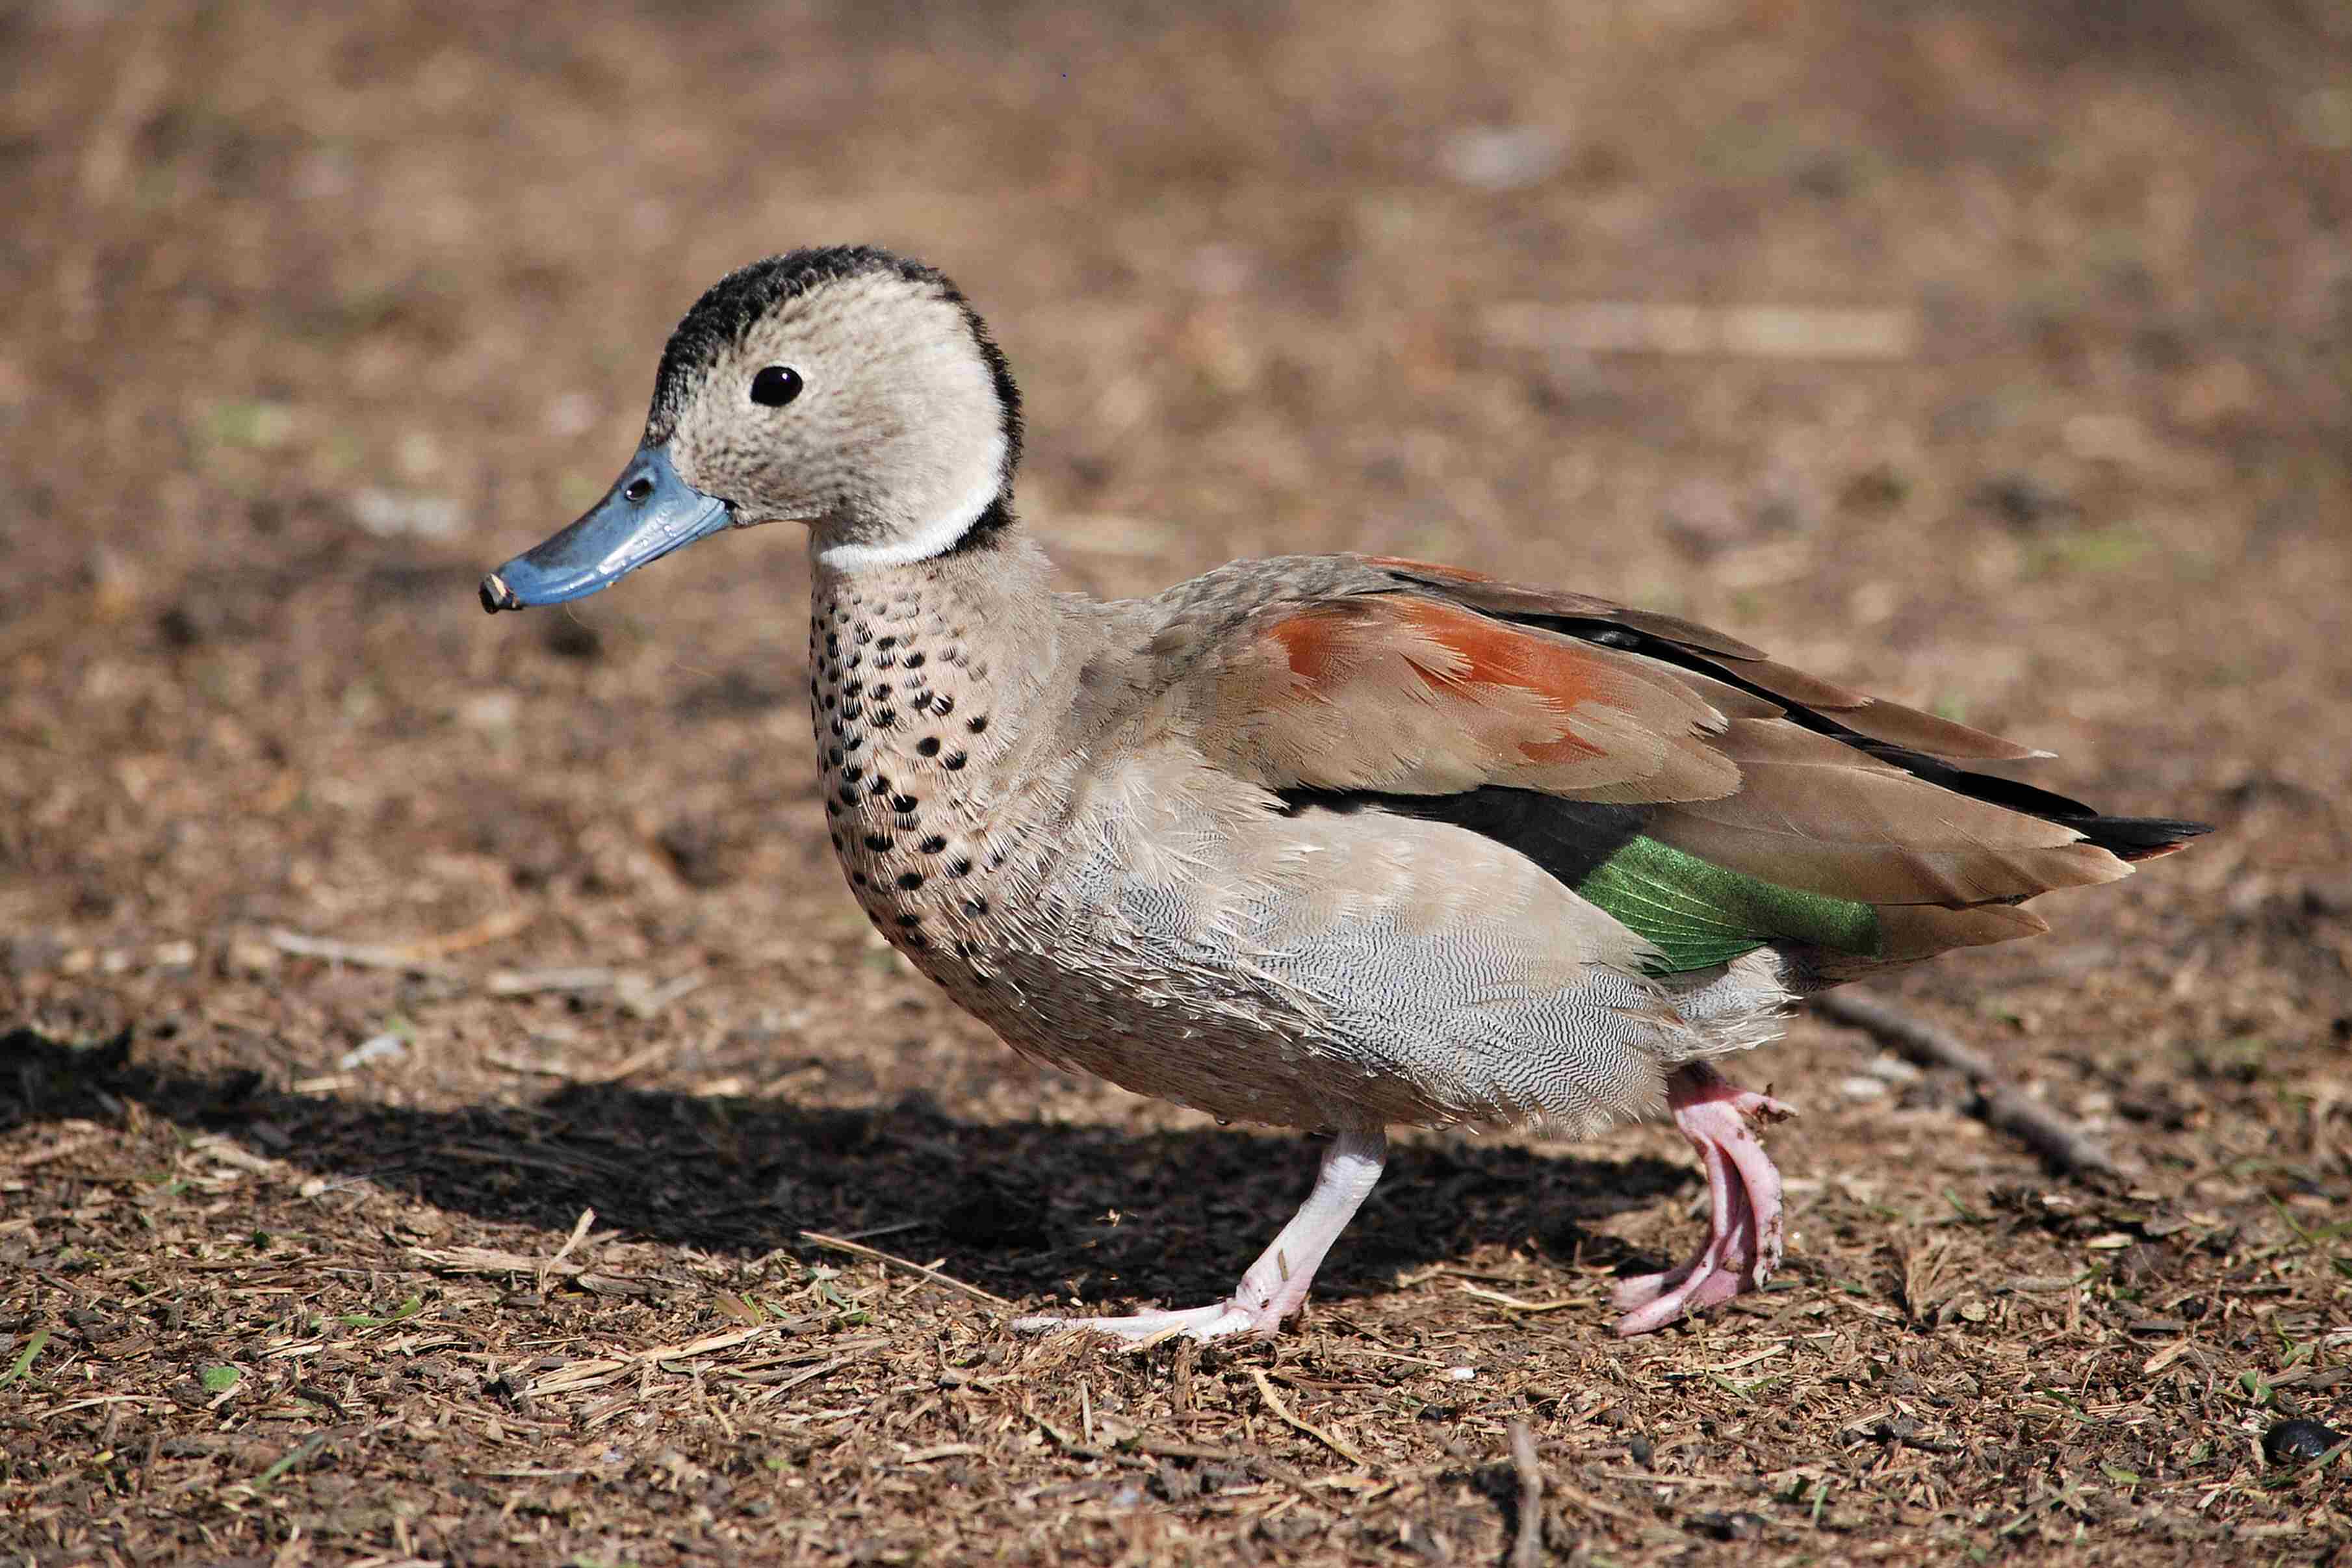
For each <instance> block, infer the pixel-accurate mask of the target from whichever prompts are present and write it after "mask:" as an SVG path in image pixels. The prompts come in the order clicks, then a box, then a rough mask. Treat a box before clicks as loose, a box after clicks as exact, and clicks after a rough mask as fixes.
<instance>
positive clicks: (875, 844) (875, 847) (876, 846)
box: [866, 833, 892, 855]
mask: <svg viewBox="0 0 2352 1568" xmlns="http://www.w3.org/2000/svg"><path fill="white" fill-rule="evenodd" d="M891 842H892V840H891V838H890V835H889V834H887V833H868V834H866V848H867V849H869V850H872V851H873V852H875V853H876V854H877V855H878V854H882V853H884V852H887V851H888V849H889V848H890V845H891Z"/></svg>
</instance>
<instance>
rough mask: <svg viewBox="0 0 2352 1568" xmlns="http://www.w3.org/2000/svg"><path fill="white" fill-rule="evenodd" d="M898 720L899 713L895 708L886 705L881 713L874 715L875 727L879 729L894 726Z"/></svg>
mask: <svg viewBox="0 0 2352 1568" xmlns="http://www.w3.org/2000/svg"><path fill="white" fill-rule="evenodd" d="M897 724H898V710H897V709H895V708H887V707H886V708H884V709H883V710H882V711H881V712H880V713H877V714H876V715H875V716H874V727H875V728H877V729H890V728H893V727H896V726H897Z"/></svg>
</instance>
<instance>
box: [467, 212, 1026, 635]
mask: <svg viewBox="0 0 2352 1568" xmlns="http://www.w3.org/2000/svg"><path fill="white" fill-rule="evenodd" d="M1020 455H1021V399H1020V394H1019V392H1016V391H1015V390H1014V388H1013V378H1012V375H1011V374H1010V373H1009V372H1008V371H1006V369H1005V364H1004V356H1003V354H1001V353H999V352H998V351H997V348H996V345H995V343H993V342H992V341H991V340H990V339H989V336H988V329H987V328H986V327H984V326H983V325H982V322H981V319H980V318H979V317H978V316H977V315H976V314H974V313H973V311H972V309H971V306H969V305H967V304H965V303H964V299H963V296H962V295H961V294H959V293H958V292H956V288H955V286H954V285H953V284H951V283H950V282H949V281H948V280H947V279H946V278H945V277H941V276H940V274H939V273H937V272H934V271H932V270H931V269H930V268H929V267H924V266H921V265H920V264H919V263H916V262H912V261H908V260H905V259H903V258H901V257H899V256H893V255H891V254H890V253H888V252H887V251H883V250H877V249H873V248H871V247H867V246H838V247H835V248H831V249H825V250H796V251H793V253H792V254H790V255H789V256H772V257H770V258H769V259H768V260H766V261H761V262H755V263H753V264H752V265H751V266H750V267H744V268H742V269H741V270H740V271H738V272H732V273H730V274H728V276H726V277H723V278H720V279H719V282H718V283H717V284H715V285H714V286H713V287H711V289H710V291H709V293H707V294H705V295H704V296H703V297H702V298H700V299H698V300H697V301H695V305H694V308H692V309H691V310H688V312H687V313H686V319H684V320H682V321H680V322H679V323H678V324H677V330H676V331H674V332H672V333H671V334H670V339H669V346H668V347H667V349H665V350H663V352H662V361H661V371H660V373H659V374H658V376H657V377H656V380H655V382H654V401H653V409H652V412H651V413H648V414H647V415H646V433H645V438H644V440H643V441H642V442H641V443H639V444H638V446H637V451H636V455H635V456H634V457H632V458H630V460H629V464H628V466H627V467H625V468H624V469H622V470H621V476H620V477H619V478H618V479H615V480H614V481H613V487H612V488H611V489H610V490H608V491H606V492H605V494H604V499H603V500H601V501H599V502H597V503H596V504H595V505H594V506H593V507H590V508H589V509H588V511H587V512H586V513H585V514H584V515H583V517H581V518H580V519H579V520H578V521H577V522H575V523H573V524H572V526H571V527H569V528H565V529H564V530H563V531H562V532H561V533H559V534H557V535H555V537H553V538H551V539H549V540H548V541H547V542H546V543H544V544H542V545H541V546H539V547H538V548H537V549H531V550H529V551H526V552H525V553H523V554H521V555H519V556H517V557H515V559H512V560H510V561H509V562H507V563H506V565H504V566H502V567H500V568H499V569H498V570H496V571H494V572H492V573H490V575H489V576H488V577H486V578H484V579H483V580H482V606H483V608H484V609H486V610H489V611H493V612H496V611H499V610H520V609H521V608H523V607H524V606H525V605H530V604H560V603H562V601H565V600H568V599H579V598H583V597H584V596H585V595H588V594H591V593H594V592H595V591H598V590H599V589H602V588H605V587H607V586H609V585H611V584H612V583H614V582H616V581H618V580H620V579H621V578H623V577H625V576H626V575H627V574H628V573H630V572H632V571H635V570H636V569H637V568H639V567H641V566H646V565H648V564H650V563H651V562H653V561H656V560H658V559H661V558H662V557H663V556H666V555H667V554H669V553H670V552H671V551H672V550H675V549H680V548H682V547H683V546H686V545H688V544H691V543H693V542H694V541H695V540H697V539H699V538H708V537H709V535H712V534H715V533H719V532H722V531H723V530H725V529H728V528H756V527H757V526H759V525H760V524H761V523H774V522H787V521H790V522H800V523H805V524H807V525H808V527H809V531H810V541H811V548H812V549H813V550H814V554H815V556H816V558H817V559H818V560H819V561H820V562H822V563H824V565H827V566H830V567H833V568H835V569H837V570H845V571H854V570H860V569H863V568H870V567H875V566H885V565H892V564H898V563H904V562H908V561H917V560H922V559H928V558H929V557H932V556H936V555H940V554H942V553H944V552H946V551H948V550H951V549H957V548H958V547H959V546H961V545H964V544H967V543H969V542H970V541H971V540H973V539H975V538H982V537H984V536H986V535H987V534H989V533H991V532H992V531H993V530H995V529H997V528H1002V527H1003V524H1004V523H1005V522H1006V521H1007V520H1009V518H1010V516H1011V514H1010V512H1009V510H1008V507H1009V504H1010V501H1011V497H1012V487H1013V465H1015V464H1016V463H1017V462H1018V461H1019V460H1020Z"/></svg>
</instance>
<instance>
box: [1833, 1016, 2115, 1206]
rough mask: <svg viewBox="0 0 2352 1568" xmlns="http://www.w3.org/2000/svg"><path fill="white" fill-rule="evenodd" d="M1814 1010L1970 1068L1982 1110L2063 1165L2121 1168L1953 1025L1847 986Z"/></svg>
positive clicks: (1935, 1059) (1889, 1042)
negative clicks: (2031, 1096)
mask: <svg viewBox="0 0 2352 1568" xmlns="http://www.w3.org/2000/svg"><path fill="white" fill-rule="evenodd" d="M1813 1010H1814V1011H1815V1012H1817V1013H1819V1014H1821V1016H1822V1017H1823V1018H1825V1019H1829V1020H1830V1021H1831V1022H1832V1023H1835V1024H1843V1025H1844V1026H1845V1027H1846V1028H1848V1029H1858V1030H1862V1031H1863V1032H1864V1033H1865V1034H1867V1035H1869V1036H1870V1037H1871V1038H1872V1039H1874V1040H1877V1041H1878V1042H1879V1043H1880V1044H1882V1045H1885V1046H1889V1047H1891V1048H1893V1049H1894V1051H1895V1052H1896V1053H1897V1054H1899V1055H1901V1056H1902V1057H1903V1058H1904V1060H1906V1061H1911V1062H1914V1063H1916V1064H1917V1065H1919V1066H1921V1067H1943V1068H1949V1069H1951V1070H1953V1071H1958V1072H1962V1073H1966V1074H1967V1075H1968V1077H1969V1081H1970V1082H1972V1083H1973V1084H1974V1085H1975V1088H1976V1091H1977V1096H1978V1101H1979V1103H1978V1106H1977V1108H1976V1109H1977V1113H1978V1114H1979V1115H1980V1116H1982V1117H1983V1118H1984V1120H1985V1122H1986V1123H1987V1124H1990V1125H1991V1126H1993V1127H1996V1128H1998V1129H1999V1130H2000V1131H2001V1132H2004V1133H2007V1134H2009V1135H2010V1136H2011V1137H2013V1138H2015V1139H2017V1140H2018V1141H2019V1142H2020V1143H2021V1144H2023V1145H2026V1146H2027V1147H2028V1148H2030V1149H2032V1151H2033V1152H2034V1153H2036V1154H2038V1155H2041V1156H2042V1158H2043V1159H2045V1160H2047V1161H2049V1162H2050V1163H2051V1165H2053V1166H2055V1167H2057V1168H2058V1169H2059V1170H2061V1171H2063V1172H2066V1173H2068V1174H2070V1175H2072V1174H2079V1173H2081V1172H2084V1171H2090V1172H2095V1173H2096V1174H2098V1175H2102V1176H2113V1175H2115V1174H2116V1162H2115V1159H2114V1157H2113V1156H2111V1155H2109V1154H2108V1153H2107V1152H2106V1150H2105V1149H2104V1148H2102V1147H2100V1146H2099V1144H2098V1142H2097V1140H2095V1139H2094V1138H2093V1137H2092V1136H2091V1135H2090V1134H2088V1133H2085V1132H2084V1131H2083V1130H2082V1129H2081V1128H2080V1127H2077V1126H2076V1125H2074V1123H2072V1122H2070V1121H2068V1120H2067V1119H2066V1118H2065V1117H2063V1116H2062V1115H2060V1114H2059V1113H2057V1112H2055V1111H2053V1110H2051V1109H2050V1108H2049V1107H2048V1106H2046V1105H2040V1104H2036V1103H2034V1102H2033V1101H2032V1100H2030V1099H2028V1098H2027V1097H2026V1096H2025V1094H2024V1093H2023V1092H2021V1091H2020V1090H2019V1089H2018V1087H2017V1086H2016V1085H2015V1084H2013V1083H2011V1082H2009V1080H2008V1079H2007V1078H2006V1077H2005V1076H2004V1075H2003V1074H2002V1073H2001V1071H2000V1069H1999V1068H1998V1067H1996V1066H1994V1065H1993V1062H1992V1059H1991V1058H1990V1057H1988V1056H1986V1055H1985V1054H1984V1053H1983V1052H1982V1051H1978V1050H1976V1049H1975V1048H1974V1047H1973V1046H1970V1045H1969V1044H1967V1043H1966V1042H1965V1041H1963V1040H1960V1039H1959V1038H1958V1037H1957V1036H1955V1035H1953V1034H1952V1033H1951V1032H1950V1031H1949V1030H1941V1029H1938V1028H1937V1027H1936V1026H1935V1025H1934V1024H1931V1023H1928V1022H1927V1021H1926V1020H1924V1019H1916V1018H1913V1017H1912V1016H1911V1015H1910V1014H1908V1013H1906V1012H1904V1011H1902V1010H1901V1009H1897V1008H1894V1007H1890V1006H1889V1005H1887V1004H1886V1003H1885V1002H1881V1001H1874V1000H1872V999H1871V998H1868V997H1859V996H1854V995H1853V994H1851V993H1849V992H1845V991H1832V992H1830V993H1829V994H1828V995H1826V996H1819V997H1815V998H1813Z"/></svg>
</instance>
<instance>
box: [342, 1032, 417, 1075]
mask: <svg viewBox="0 0 2352 1568" xmlns="http://www.w3.org/2000/svg"><path fill="white" fill-rule="evenodd" d="M407 1054H408V1042H407V1041H406V1040H403V1039H401V1038H400V1037H399V1036H398V1035H396V1034H379V1035H372V1036H370V1037H369V1038H368V1039H366V1040H362V1041H360V1043H359V1044H357V1045H355V1046H353V1047H352V1049H351V1050H349V1051H345V1052H343V1059H342V1061H339V1062H337V1063H336V1064H335V1065H336V1066H337V1067H339V1068H341V1069H342V1070H343V1071H350V1070H351V1069H352V1068H354V1067H364V1066H366V1065H367V1064H368V1063H369V1062H371V1061H397V1060H398V1059H399V1058H401V1057H404V1056H406V1055H407Z"/></svg>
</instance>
